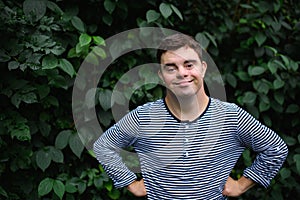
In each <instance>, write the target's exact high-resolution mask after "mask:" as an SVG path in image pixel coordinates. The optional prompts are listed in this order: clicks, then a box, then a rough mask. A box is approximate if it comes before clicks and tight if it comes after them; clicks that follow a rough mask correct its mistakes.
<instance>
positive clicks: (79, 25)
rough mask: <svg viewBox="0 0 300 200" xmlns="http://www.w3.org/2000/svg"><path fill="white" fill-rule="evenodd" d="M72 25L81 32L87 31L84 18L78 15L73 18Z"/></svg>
mask: <svg viewBox="0 0 300 200" xmlns="http://www.w3.org/2000/svg"><path fill="white" fill-rule="evenodd" d="M71 23H72V25H73V26H74V27H75V28H76V29H77V30H78V31H80V32H82V33H83V32H85V27H84V23H83V22H82V20H81V19H80V18H79V17H77V16H74V17H73V18H72V20H71Z"/></svg>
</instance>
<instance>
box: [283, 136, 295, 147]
mask: <svg viewBox="0 0 300 200" xmlns="http://www.w3.org/2000/svg"><path fill="white" fill-rule="evenodd" d="M283 139H284V141H285V142H286V144H287V145H288V146H293V145H295V144H296V143H297V140H296V139H295V138H293V137H291V136H284V137H283Z"/></svg>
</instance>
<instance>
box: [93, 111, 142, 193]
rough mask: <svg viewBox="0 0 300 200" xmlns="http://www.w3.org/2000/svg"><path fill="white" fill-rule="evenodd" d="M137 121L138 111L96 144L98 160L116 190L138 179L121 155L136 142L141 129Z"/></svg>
mask: <svg viewBox="0 0 300 200" xmlns="http://www.w3.org/2000/svg"><path fill="white" fill-rule="evenodd" d="M137 119H138V117H137V111H136V110H134V111H131V112H130V113H129V114H127V115H126V116H125V117H123V118H122V119H121V120H120V121H119V122H117V123H116V124H115V125H113V126H112V127H111V128H109V129H108V130H107V131H105V132H104V133H103V134H102V135H101V136H100V137H99V138H98V140H97V141H96V142H95V143H94V152H95V155H96V158H97V160H98V161H99V163H100V164H101V165H102V166H103V168H104V170H105V171H106V173H107V174H108V176H109V177H110V178H111V179H112V180H113V183H114V186H115V187H116V188H121V187H125V186H127V185H129V184H130V183H132V182H133V181H134V180H136V178H137V177H136V175H135V174H134V173H133V172H132V171H130V170H129V168H128V167H127V166H126V165H125V163H124V162H123V160H122V157H121V155H120V153H121V151H125V150H123V149H124V148H126V147H128V146H130V145H132V144H133V143H134V142H135V141H136V138H137V134H138V127H139V126H138V120H137Z"/></svg>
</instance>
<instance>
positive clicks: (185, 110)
mask: <svg viewBox="0 0 300 200" xmlns="http://www.w3.org/2000/svg"><path fill="white" fill-rule="evenodd" d="M208 102H209V98H208V96H207V95H206V94H205V93H203V94H201V95H199V94H198V95H195V96H189V97H183V98H180V97H179V98H178V97H176V96H175V95H174V94H173V93H167V95H166V104H167V106H168V108H169V110H170V111H171V112H172V114H173V115H175V116H176V117H177V118H178V119H180V120H181V121H193V120H195V119H197V118H198V117H199V116H200V115H201V114H202V113H203V112H204V111H205V109H206V107H207V105H208Z"/></svg>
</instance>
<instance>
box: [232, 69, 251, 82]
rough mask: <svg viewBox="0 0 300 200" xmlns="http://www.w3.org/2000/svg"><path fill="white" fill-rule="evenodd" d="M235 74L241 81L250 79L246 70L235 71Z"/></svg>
mask: <svg viewBox="0 0 300 200" xmlns="http://www.w3.org/2000/svg"><path fill="white" fill-rule="evenodd" d="M235 74H236V75H237V77H238V78H239V79H241V80H242V81H246V82H248V81H250V80H251V79H250V77H249V74H248V73H246V72H244V71H239V72H236V73H235Z"/></svg>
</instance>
